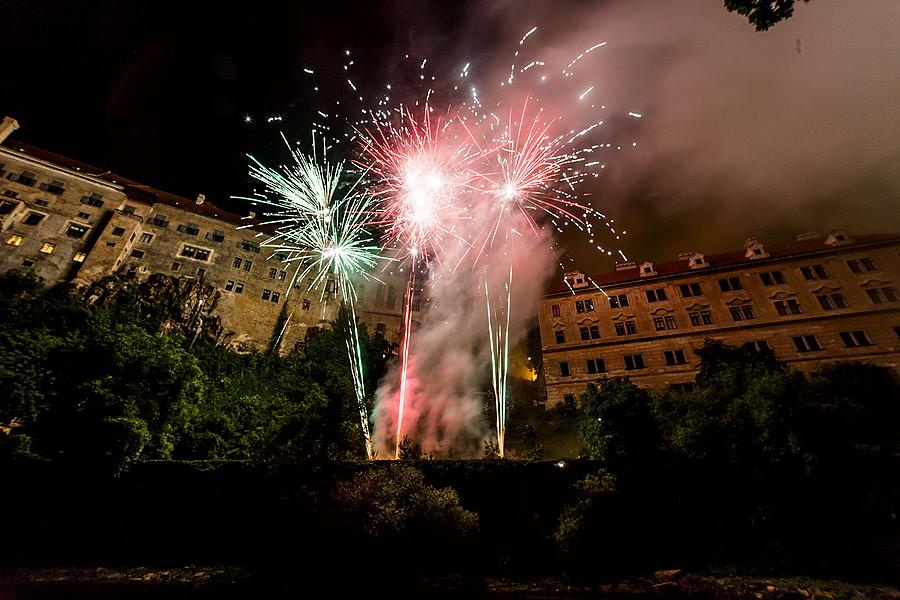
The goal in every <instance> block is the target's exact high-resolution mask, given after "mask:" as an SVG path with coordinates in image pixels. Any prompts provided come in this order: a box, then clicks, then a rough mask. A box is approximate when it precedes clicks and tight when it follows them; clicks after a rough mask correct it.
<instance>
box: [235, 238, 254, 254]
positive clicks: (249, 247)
mask: <svg viewBox="0 0 900 600" xmlns="http://www.w3.org/2000/svg"><path fill="white" fill-rule="evenodd" d="M237 245H238V248H240V249H241V250H244V251H245V252H253V253H255V254H259V244H256V243H254V242H251V241H250V240H241V241H239V242H238V243H237Z"/></svg>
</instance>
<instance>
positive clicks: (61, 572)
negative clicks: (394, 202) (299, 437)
mask: <svg viewBox="0 0 900 600" xmlns="http://www.w3.org/2000/svg"><path fill="white" fill-rule="evenodd" d="M291 575H292V574H290V573H281V574H276V575H273V574H266V575H260V574H258V573H254V572H251V571H249V570H247V569H244V568H239V567H221V566H193V565H192V566H187V567H181V568H171V569H151V568H144V567H139V568H131V569H113V568H103V567H98V568H52V569H51V568H44V569H6V570H0V598H2V599H3V600H31V599H38V598H40V599H42V600H43V599H47V600H57V599H63V598H65V599H67V600H68V599H78V600H80V599H82V598H84V599H88V598H90V599H98V600H112V599H118V598H137V599H156V598H166V599H179V598H185V599H201V598H247V597H254V598H261V599H268V598H297V597H300V595H312V597H317V596H318V595H319V594H321V595H322V597H326V596H329V597H334V596H335V595H338V594H339V593H340V592H347V593H353V592H357V593H361V592H365V593H366V594H372V593H373V592H374V593H376V594H378V593H379V592H384V593H386V594H389V595H391V596H392V597H394V598H400V597H417V598H535V599H537V598H547V599H556V598H644V597H656V596H660V597H663V596H678V597H681V598H721V599H744V598H747V599H751V600H776V599H778V600H780V599H787V598H797V599H802V598H810V599H816V598H819V599H834V600H841V599H854V598H873V599H879V600H880V599H887V600H900V590H898V589H897V588H895V587H891V586H886V585H877V584H867V583H850V582H844V581H835V580H819V579H808V578H760V577H752V576H740V575H734V574H721V573H719V574H717V573H705V574H696V573H684V572H681V571H678V570H672V571H657V572H656V573H653V574H648V575H646V576H638V577H631V578H628V579H616V580H610V581H607V582H603V583H598V584H594V585H590V586H584V585H574V584H571V583H569V582H567V581H565V580H562V579H555V578H541V579H533V580H517V581H512V580H508V579H502V578H492V577H470V576H450V577H440V578H417V579H415V580H411V581H408V582H407V583H405V584H399V585H396V584H391V575H390V574H383V576H377V575H373V574H367V575H366V576H365V579H366V580H365V581H364V580H362V579H361V580H360V581H356V582H351V583H347V582H336V581H309V580H305V579H304V580H301V579H300V578H293V577H292V576H291ZM339 595H343V594H339ZM379 595H380V594H379Z"/></svg>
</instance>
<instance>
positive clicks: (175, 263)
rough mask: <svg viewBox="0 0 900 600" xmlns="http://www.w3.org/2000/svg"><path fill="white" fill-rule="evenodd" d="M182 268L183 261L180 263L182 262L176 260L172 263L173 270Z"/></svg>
mask: <svg viewBox="0 0 900 600" xmlns="http://www.w3.org/2000/svg"><path fill="white" fill-rule="evenodd" d="M180 268H181V263H180V262H178V261H175V262H173V263H172V270H173V271H177V270H178V269H180Z"/></svg>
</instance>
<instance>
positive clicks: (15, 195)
mask: <svg viewBox="0 0 900 600" xmlns="http://www.w3.org/2000/svg"><path fill="white" fill-rule="evenodd" d="M3 195H4V196H6V197H7V198H18V197H19V192H15V191H13V190H3ZM13 206H15V204H13ZM3 214H6V213H3Z"/></svg>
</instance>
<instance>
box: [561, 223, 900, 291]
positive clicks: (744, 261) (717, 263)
mask: <svg viewBox="0 0 900 600" xmlns="http://www.w3.org/2000/svg"><path fill="white" fill-rule="evenodd" d="M797 237H798V239H797V240H795V241H792V242H788V243H784V244H779V245H775V246H768V245H766V246H765V252H766V253H767V254H768V256H767V257H765V258H758V259H750V258H747V254H746V253H747V250H746V249H745V248H741V249H739V250H729V251H728V252H722V253H720V254H708V255H707V254H703V253H701V252H682V253H680V254H679V256H681V257H683V258H681V259H679V260H673V261H670V262H664V263H653V270H654V271H655V272H656V273H655V275H652V276H644V277H641V275H640V265H641V264H642V263H640V262H637V261H634V263H629V265H633V266H629V267H628V268H624V269H622V268H621V266H620V268H619V270H616V271H611V272H606V273H598V274H587V283H588V287H587V288H581V289H596V288H594V285H593V284H596V285H597V286H600V287H611V286H620V285H624V284H628V283H631V282H638V281H647V280H656V279H659V278H662V277H669V276H673V275H687V274H690V273H697V272H700V273H702V272H703V271H707V270H719V269H722V268H728V267H736V266H744V267H749V266H753V265H756V264H758V263H768V262H771V261H772V260H778V259H780V258H787V257H791V256H797V255H803V254H809V253H814V252H819V251H826V250H831V249H832V248H835V247H838V248H848V247H849V248H852V247H854V246H859V245H862V244H871V243H877V242H882V241H898V242H900V233H885V234H870V235H859V236H847V237H848V238H849V240H850V241H848V242H842V243H840V244H835V245H828V244H826V240H827V239H828V236H827V235H816V236H814V237H813V236H811V235H810V234H802V235H799V236H797ZM751 239H753V238H750V239H748V242H749V241H750V240H751ZM754 241H755V240H754ZM745 247H746V244H745ZM697 254H700V255H702V256H703V259H704V261H705V263H706V265H707V266H706V267H704V268H699V269H697V268H693V269H692V268H691V267H690V266H689V257H690V256H694V255H697ZM569 291H571V289H570V288H569V286H568V285H566V283H565V281H557V282H555V283H554V284H552V285H551V286H550V287H549V288H548V290H547V294H556V293H559V292H569ZM576 291H577V290H576Z"/></svg>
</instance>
